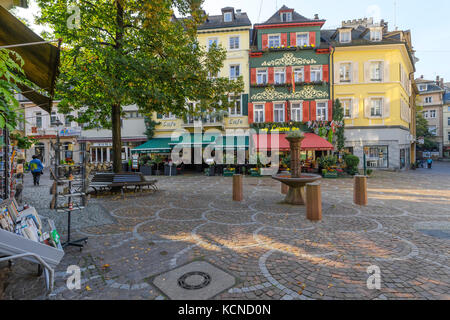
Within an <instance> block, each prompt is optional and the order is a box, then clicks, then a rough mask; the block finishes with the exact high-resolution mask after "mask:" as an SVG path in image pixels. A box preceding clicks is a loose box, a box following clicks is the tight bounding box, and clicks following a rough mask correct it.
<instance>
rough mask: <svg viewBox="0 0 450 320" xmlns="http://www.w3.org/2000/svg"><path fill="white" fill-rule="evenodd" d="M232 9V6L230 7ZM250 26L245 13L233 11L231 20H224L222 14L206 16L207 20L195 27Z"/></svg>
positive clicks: (199, 28)
mask: <svg viewBox="0 0 450 320" xmlns="http://www.w3.org/2000/svg"><path fill="white" fill-rule="evenodd" d="M231 9H232V8H231ZM246 26H249V27H251V26H252V22H251V21H250V19H249V17H248V16H247V13H245V12H241V13H237V12H235V13H234V18H233V21H231V22H224V21H223V15H216V16H208V18H207V20H206V21H205V22H204V23H203V24H202V25H199V26H198V27H197V30H207V29H218V28H231V27H246Z"/></svg>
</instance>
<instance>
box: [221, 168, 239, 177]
mask: <svg viewBox="0 0 450 320" xmlns="http://www.w3.org/2000/svg"><path fill="white" fill-rule="evenodd" d="M235 172H236V169H234V168H230V167H227V168H226V169H225V170H223V176H224V177H232V176H234V173H235Z"/></svg>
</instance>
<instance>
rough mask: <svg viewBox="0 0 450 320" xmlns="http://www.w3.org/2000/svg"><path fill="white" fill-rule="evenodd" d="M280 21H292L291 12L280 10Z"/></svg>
mask: <svg viewBox="0 0 450 320" xmlns="http://www.w3.org/2000/svg"><path fill="white" fill-rule="evenodd" d="M281 21H282V22H289V21H292V12H282V13H281Z"/></svg>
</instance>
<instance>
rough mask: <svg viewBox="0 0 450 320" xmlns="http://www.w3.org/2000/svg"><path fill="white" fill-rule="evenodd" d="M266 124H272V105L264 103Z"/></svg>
mask: <svg viewBox="0 0 450 320" xmlns="http://www.w3.org/2000/svg"><path fill="white" fill-rule="evenodd" d="M265 120H266V122H273V103H272V102H267V103H266V119H265Z"/></svg>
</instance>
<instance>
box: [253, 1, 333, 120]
mask: <svg viewBox="0 0 450 320" xmlns="http://www.w3.org/2000/svg"><path fill="white" fill-rule="evenodd" d="M324 23H325V20H320V19H319V18H318V16H316V17H315V18H314V19H308V18H305V17H303V16H302V15H300V14H298V13H297V12H295V11H294V9H290V8H287V7H286V6H283V7H282V8H281V9H280V10H278V11H277V12H276V13H275V14H274V15H273V16H272V17H271V18H270V19H269V20H267V21H266V22H264V23H262V24H256V25H255V26H254V32H253V39H252V42H253V46H252V50H251V53H250V98H249V108H248V109H249V111H248V117H249V123H250V125H252V124H254V123H280V124H282V123H289V122H291V121H292V122H309V121H314V120H321V121H331V120H332V101H331V95H330V73H329V70H330V68H329V65H330V52H331V50H330V46H329V45H328V44H327V43H325V42H323V41H322V40H321V28H322V26H323V25H324Z"/></svg>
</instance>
